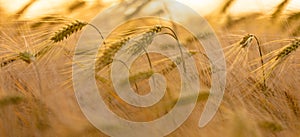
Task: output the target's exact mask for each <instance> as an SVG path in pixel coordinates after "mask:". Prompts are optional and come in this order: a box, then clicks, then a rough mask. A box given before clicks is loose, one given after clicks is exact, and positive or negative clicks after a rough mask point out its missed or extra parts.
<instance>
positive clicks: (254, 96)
mask: <svg viewBox="0 0 300 137" xmlns="http://www.w3.org/2000/svg"><path fill="white" fill-rule="evenodd" d="M178 1H179V2H182V3H184V4H187V5H188V6H190V7H191V8H193V9H194V10H195V11H197V12H198V13H199V14H200V15H202V16H203V17H204V18H205V19H207V21H208V22H209V23H210V24H211V25H212V27H213V28H214V30H215V32H216V34H217V36H218V38H219V40H220V42H221V44H222V47H223V51H224V53H225V58H226V62H227V84H226V90H225V95H224V99H223V101H222V104H221V106H220V108H219V111H218V112H217V114H216V116H215V117H214V119H213V120H212V121H211V122H210V123H209V124H208V125H207V126H205V127H204V128H199V127H198V120H199V118H200V116H201V113H202V111H203V107H204V106H205V103H206V101H207V98H208V96H209V90H208V89H209V88H210V85H211V83H210V75H211V69H210V65H209V60H207V59H206V58H205V51H204V50H203V48H201V44H200V43H199V42H197V41H195V40H193V38H190V34H188V33H187V32H186V31H185V30H184V29H182V28H179V29H178V30H177V31H178V32H181V35H183V36H182V37H181V38H180V41H182V42H183V43H186V47H187V48H189V50H190V52H191V54H192V55H193V57H194V58H195V60H196V61H197V67H198V70H199V72H200V77H201V78H202V81H201V83H200V84H201V85H202V87H203V88H202V91H201V94H200V95H199V96H198V101H197V105H196V107H195V109H194V111H193V112H192V114H191V116H190V117H189V118H188V119H187V121H185V122H184V124H183V125H182V126H181V127H179V128H178V129H177V130H175V131H174V132H172V133H171V134H170V135H169V136H170V137H171V136H176V137H177V136H191V137H193V136H195V137H202V136H203V137H219V136H226V137H255V136H257V137H281V136H285V137H298V136H300V105H299V103H300V93H299V92H300V87H299V85H300V77H299V76H300V75H299V74H300V69H299V67H300V66H299V65H300V57H299V56H300V53H299V49H297V48H298V47H299V45H300V42H299V39H297V38H299V35H300V25H299V23H300V1H298V0H212V1H205V0H199V1H198V0H178ZM118 2H122V3H125V4H128V5H131V4H132V5H134V4H135V5H136V7H137V8H136V9H139V8H145V7H147V3H149V2H151V0H142V1H141V0H128V1H125V0H119V1H118V0H82V1H79V0H66V1H59V0H23V1H20V0H11V1H5V0H1V1H0V63H1V68H0V76H1V77H0V136H3V137H6V136H7V137H19V136H20V137H21V136H24V137H25V136H32V137H40V136H43V137H44V136H45V137H47V136H49V137H50V136H51V137H52V136H63V137H64V136H70V137H73V136H82V137H86V136H106V135H105V134H103V133H102V132H101V131H99V130H98V129H96V128H95V127H93V126H92V125H91V124H90V123H89V121H88V120H87V119H86V117H85V116H84V115H83V113H82V112H81V110H80V107H79V105H78V103H77V100H76V97H75V94H74V89H73V86H72V63H74V62H72V58H73V53H74V48H75V46H76V43H77V40H78V39H79V37H80V34H81V32H82V30H81V29H84V27H85V25H86V24H84V23H86V22H90V21H91V20H92V19H93V18H94V17H95V16H96V15H97V14H98V13H99V12H101V11H103V10H104V9H105V8H108V7H110V6H111V5H113V4H116V3H118ZM143 2H144V3H143ZM136 3H138V4H136ZM140 3H142V4H140ZM135 12H139V11H138V10H137V11H133V13H135ZM182 12H184V11H182ZM76 21H78V22H76ZM76 23H77V24H80V23H83V24H81V25H83V26H81V27H79V28H78V29H77V30H76V31H74V32H70V34H69V35H68V36H60V37H59V36H58V37H55V36H57V34H59V33H60V32H62V31H64V30H66V29H67V28H68V27H67V26H68V25H69V26H72V24H73V25H74V24H76ZM143 23H145V24H151V25H155V24H156V22H151V21H149V22H143ZM160 23H161V22H160ZM141 24H142V23H140V25H141ZM157 25H161V24H157ZM165 25H170V24H168V23H166V24H165ZM132 26H134V25H132ZM77 27H78V26H77ZM127 27H128V26H127ZM129 28H130V27H129ZM125 29H127V28H125ZM119 31H122V28H120V30H116V32H115V33H119ZM112 34H114V33H112ZM249 34H250V35H249ZM191 37H193V36H191ZM204 37H205V36H204ZM55 38H56V40H55ZM189 38H190V39H189ZM58 39H59V40H58ZM116 39H117V40H116ZM120 39H122V38H121V37H114V36H113V35H111V36H110V37H109V38H108V39H107V41H112V42H114V40H116V41H117V42H119V41H118V40H120ZM166 48H168V47H166ZM105 50H107V49H99V51H103V52H105ZM194 54H195V55H194ZM150 56H151V57H153V60H152V61H153V64H154V65H153V68H151V69H153V70H155V71H158V72H160V73H162V74H164V75H165V76H166V79H167V80H168V81H169V83H168V84H170V85H169V87H168V92H167V93H166V95H165V96H164V98H163V99H162V101H161V102H160V103H159V104H156V105H155V106H152V107H150V108H146V109H141V108H137V107H132V106H130V105H128V104H125V103H124V102H123V101H122V100H120V98H119V97H117V95H116V94H115V92H114V91H113V87H112V85H111V79H110V78H109V72H110V71H109V66H110V64H109V63H107V64H105V63H104V65H103V66H104V67H103V69H101V71H99V72H98V73H97V76H96V79H97V84H98V86H99V88H102V89H104V90H105V91H107V92H102V93H100V94H101V95H102V97H103V99H104V100H105V102H106V104H107V105H108V106H109V108H110V109H111V110H112V111H114V112H115V113H116V114H117V115H119V116H121V117H124V118H125V119H129V120H132V121H149V120H153V119H155V118H158V117H161V116H163V115H165V114H166V113H168V111H170V110H171V109H172V107H173V106H174V103H175V102H176V99H177V98H178V89H179V88H180V86H179V85H177V84H176V83H178V81H176V80H175V79H177V77H178V72H177V69H176V67H174V64H172V62H171V61H170V60H164V56H160V55H153V54H150ZM101 57H103V56H100V57H99V58H100V59H99V60H100V62H101ZM99 60H98V61H99ZM161 60H164V61H161ZM156 61H157V62H159V63H156ZM143 62H144V63H143ZM146 62H147V56H143V57H141V58H139V60H137V61H136V64H135V65H133V66H132V68H131V71H132V77H131V79H130V80H131V86H132V88H133V89H135V90H136V91H137V92H138V93H139V94H145V93H147V91H149V86H148V78H149V77H150V76H151V74H153V72H152V71H148V68H149V63H146ZM168 65H169V66H168ZM99 66H101V63H100V65H99ZM141 66H143V67H141ZM165 66H167V67H165ZM195 96H197V95H195ZM188 99H189V98H188V97H187V98H186V100H188ZM187 102H188V101H187ZM133 130H134V129H133Z"/></svg>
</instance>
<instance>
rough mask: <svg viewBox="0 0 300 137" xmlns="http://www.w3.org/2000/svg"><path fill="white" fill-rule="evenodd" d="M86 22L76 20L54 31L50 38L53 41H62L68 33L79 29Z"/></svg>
mask: <svg viewBox="0 0 300 137" xmlns="http://www.w3.org/2000/svg"><path fill="white" fill-rule="evenodd" d="M87 24H88V23H85V22H81V21H76V22H74V23H72V24H70V25H68V26H66V27H64V28H63V29H62V30H60V31H58V32H56V33H55V35H54V36H53V37H51V40H52V41H53V42H55V43H57V42H60V41H63V40H64V39H66V38H68V37H69V36H70V35H72V34H73V33H75V32H78V31H79V30H81V29H82V28H83V27H84V26H86V25H87Z"/></svg>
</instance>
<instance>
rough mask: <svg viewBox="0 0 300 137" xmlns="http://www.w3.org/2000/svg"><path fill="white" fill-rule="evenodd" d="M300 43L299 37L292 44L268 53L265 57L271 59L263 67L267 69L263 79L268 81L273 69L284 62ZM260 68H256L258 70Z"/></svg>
mask: <svg viewBox="0 0 300 137" xmlns="http://www.w3.org/2000/svg"><path fill="white" fill-rule="evenodd" d="M299 45H300V40H299V39H294V40H293V41H292V42H290V44H288V45H286V46H284V47H283V48H282V49H279V50H275V51H273V52H271V53H269V54H267V55H265V56H264V58H269V61H268V62H266V63H265V64H264V65H263V66H262V68H263V69H264V70H265V72H266V73H265V75H264V76H263V79H264V80H265V81H266V80H267V79H268V78H269V77H270V75H271V74H272V73H273V71H274V70H275V69H276V68H277V67H278V66H279V65H280V64H282V63H283V62H284V61H285V60H286V59H287V58H288V57H289V56H291V54H292V53H293V52H295V51H296V50H297V49H298V47H299ZM259 69H260V68H258V69H256V70H255V71H258V70H259Z"/></svg>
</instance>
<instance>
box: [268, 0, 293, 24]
mask: <svg viewBox="0 0 300 137" xmlns="http://www.w3.org/2000/svg"><path fill="white" fill-rule="evenodd" d="M290 1H291V0H283V1H282V2H281V3H280V4H279V5H278V6H277V7H276V10H275V11H274V12H273V13H272V19H275V20H276V19H277V18H278V17H279V16H280V15H281V14H282V12H283V11H284V10H285V8H286V7H287V5H288V4H289V2H290Z"/></svg>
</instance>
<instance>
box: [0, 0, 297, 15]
mask: <svg viewBox="0 0 300 137" xmlns="http://www.w3.org/2000/svg"><path fill="white" fill-rule="evenodd" d="M29 1H30V0H9V1H8V0H0V4H1V5H2V7H4V8H6V9H7V11H8V12H10V13H14V12H15V11H17V10H18V8H20V7H22V6H23V5H24V4H26V3H28V2H29ZM69 1H70V0H38V1H37V2H36V3H35V4H34V5H32V6H31V7H30V9H29V10H28V12H27V16H36V15H40V14H46V13H51V12H54V11H58V10H59V9H61V8H60V6H61V5H62V3H68V2H69ZM85 1H87V2H88V3H93V2H94V1H95V0H85ZM103 1H104V2H105V3H111V2H114V1H116V0H103ZM177 1H179V2H182V3H184V4H186V5H188V6H190V7H191V8H193V9H194V10H196V11H197V12H199V13H200V14H201V15H205V14H208V13H210V12H211V11H212V10H213V9H215V8H216V7H218V5H220V3H221V2H222V0H177ZM281 1H282V0H237V2H236V3H235V4H234V6H233V7H232V8H231V12H232V13H241V12H249V11H252V12H253V11H261V12H270V11H272V9H273V8H274V7H275V6H276V5H278V4H279V3H280V2H281ZM287 9H288V11H289V10H300V0H292V1H291V2H290V4H289V6H288V7H287Z"/></svg>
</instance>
